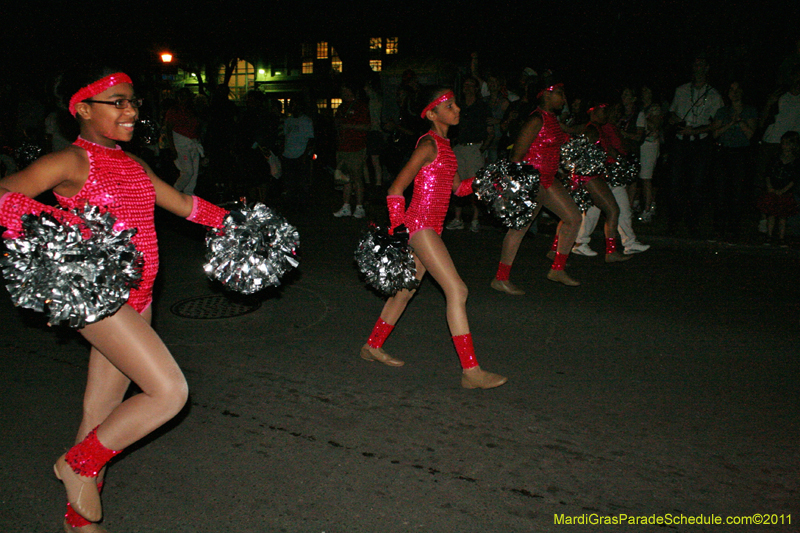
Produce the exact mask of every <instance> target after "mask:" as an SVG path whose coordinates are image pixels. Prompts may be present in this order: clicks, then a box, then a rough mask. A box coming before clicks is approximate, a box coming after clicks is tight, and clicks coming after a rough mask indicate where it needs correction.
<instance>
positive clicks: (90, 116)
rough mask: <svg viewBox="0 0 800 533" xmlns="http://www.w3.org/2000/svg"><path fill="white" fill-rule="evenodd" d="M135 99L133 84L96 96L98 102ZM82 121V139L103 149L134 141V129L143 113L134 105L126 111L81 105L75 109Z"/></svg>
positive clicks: (90, 104)
mask: <svg viewBox="0 0 800 533" xmlns="http://www.w3.org/2000/svg"><path fill="white" fill-rule="evenodd" d="M133 98H134V92H133V85H131V84H130V83H120V84H118V85H115V86H113V87H109V88H108V89H106V90H105V91H103V92H101V93H99V94H97V95H95V96H93V97H92V98H91V100H95V101H96V102H113V101H114V100H120V99H127V100H132V99H133ZM75 108H76V110H77V112H78V115H79V116H80V118H81V136H82V137H83V138H84V139H86V140H87V141H91V142H93V143H96V144H99V145H101V146H108V147H114V146H115V145H116V141H123V142H127V141H130V140H131V139H132V138H133V129H134V125H135V124H136V119H137V118H138V117H139V110H138V109H135V108H134V107H133V106H132V105H131V104H130V102H128V103H127V105H126V106H125V108H124V109H117V108H116V107H114V106H113V105H110V104H102V103H92V102H80V103H78V104H77V105H76V106H75Z"/></svg>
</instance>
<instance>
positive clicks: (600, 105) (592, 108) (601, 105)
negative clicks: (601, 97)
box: [589, 104, 608, 113]
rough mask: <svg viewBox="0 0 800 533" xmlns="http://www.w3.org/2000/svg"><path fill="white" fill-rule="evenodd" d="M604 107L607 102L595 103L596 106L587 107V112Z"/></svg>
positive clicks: (606, 105)
mask: <svg viewBox="0 0 800 533" xmlns="http://www.w3.org/2000/svg"><path fill="white" fill-rule="evenodd" d="M606 107H608V104H597V105H596V106H593V107H590V108H589V113H591V112H592V111H594V110H595V109H604V108H606Z"/></svg>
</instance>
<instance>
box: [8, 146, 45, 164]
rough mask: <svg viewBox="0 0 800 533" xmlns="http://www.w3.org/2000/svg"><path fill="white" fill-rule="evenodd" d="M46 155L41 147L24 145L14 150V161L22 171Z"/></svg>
mask: <svg viewBox="0 0 800 533" xmlns="http://www.w3.org/2000/svg"><path fill="white" fill-rule="evenodd" d="M43 155H44V150H42V147H41V146H37V145H35V144H33V143H23V144H21V145H20V146H19V147H17V149H16V150H14V159H15V160H16V162H17V169H18V170H22V169H23V168H25V167H27V166H28V165H30V164H31V163H33V162H34V161H36V160H37V159H39V158H40V157H42V156H43Z"/></svg>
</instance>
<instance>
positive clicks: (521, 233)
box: [500, 202, 542, 266]
mask: <svg viewBox="0 0 800 533" xmlns="http://www.w3.org/2000/svg"><path fill="white" fill-rule="evenodd" d="M541 210H542V203H541V202H539V204H538V205H537V206H536V209H535V210H534V211H533V220H535V219H536V217H537V216H539V212H540V211H541ZM533 220H531V222H530V224H528V225H527V226H525V227H524V228H522V229H509V230H508V231H507V232H506V236H505V237H504V238H503V245H502V247H501V248H500V262H501V263H505V264H506V265H509V266H510V265H513V264H514V259H515V258H516V257H517V252H518V251H519V247H520V245H521V244H522V239H523V237H525V234H526V233H528V230H529V229H530V227H531V224H533Z"/></svg>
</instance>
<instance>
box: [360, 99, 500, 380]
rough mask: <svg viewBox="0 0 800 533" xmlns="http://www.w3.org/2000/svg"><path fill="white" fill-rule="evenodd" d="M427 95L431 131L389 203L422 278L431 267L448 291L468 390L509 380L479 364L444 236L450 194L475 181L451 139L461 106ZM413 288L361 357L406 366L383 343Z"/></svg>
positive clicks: (387, 308)
mask: <svg viewBox="0 0 800 533" xmlns="http://www.w3.org/2000/svg"><path fill="white" fill-rule="evenodd" d="M428 96H429V97H428V98H427V99H426V100H425V101H426V102H428V103H427V105H426V106H425V108H424V109H423V110H422V113H421V115H420V116H421V117H422V118H425V119H427V120H428V121H429V122H430V124H431V130H430V131H429V132H428V133H427V134H425V135H423V136H422V137H421V138H420V140H419V141H418V142H417V148H416V149H415V150H414V153H413V154H412V155H411V159H409V161H408V163H406V165H405V167H403V170H401V171H400V173H399V174H398V175H397V178H396V179H395V180H394V183H392V186H391V187H390V188H389V196H387V198H386V203H387V205H388V207H389V221H390V226H391V228H392V229H394V228H396V227H397V226H399V225H401V224H405V226H406V228H408V232H409V242H410V244H411V246H412V247H413V249H414V261H415V263H416V267H417V279H420V280H421V279H422V277H423V276H424V275H425V273H426V272H429V273H430V274H431V276H433V279H435V280H436V282H437V283H439V285H440V286H441V287H442V290H443V291H444V294H445V298H446V300H447V325H448V327H449V328H450V334H451V335H452V337H453V344H455V347H456V352H457V353H458V357H459V360H460V361H461V367H462V369H463V371H462V374H461V385H462V386H463V387H465V388H467V389H491V388H493V387H498V386H500V385H502V384H503V383H505V382H506V381H507V379H506V378H505V377H504V376H500V375H498V374H493V373H491V372H486V371H485V370H482V369H481V368H480V366H478V362H477V360H476V359H475V350H474V349H473V346H472V334H471V333H470V330H469V322H468V320H467V308H466V303H467V286H466V285H465V284H464V282H463V281H462V280H461V277H460V276H459V275H458V272H457V271H456V267H455V265H454V264H453V260H452V259H451V258H450V254H449V253H448V251H447V248H445V245H444V242H442V238H441V234H442V224H443V223H444V217H445V215H446V214H447V208H448V205H449V203H450V195H451V193H455V194H456V195H457V196H466V195H468V194H470V193H471V192H472V180H465V181H462V180H461V178H460V177H459V176H458V172H457V163H456V158H455V155H453V150H452V149H451V148H450V141H449V140H448V139H447V131H448V129H449V128H450V126H454V125H456V124H458V121H459V112H460V110H459V108H458V106H457V105H456V103H455V95H454V94H453V91H452V90H450V89H446V88H439V89H435V90H432V91H431V92H430V94H429V95H428ZM412 181H413V182H414V193H413V196H412V198H411V205H410V206H409V207H408V209H406V207H405V198H404V197H403V191H405V189H406V188H407V187H408V186H409V185H410V184H411V182H412ZM414 292H415V291H409V290H405V289H404V290H402V291H400V292H398V293H397V294H395V295H394V296H393V297H391V298H389V300H388V301H387V302H386V305H384V307H383V311H381V315H380V318H379V319H378V322H377V323H376V324H375V328H374V329H373V330H372V334H371V335H370V336H369V339H368V340H367V343H366V344H365V345H364V346H363V347H362V348H361V357H362V358H364V359H366V360H368V361H380V362H381V363H384V364H386V365H389V366H402V365H403V361H401V360H400V359H397V358H395V357H392V356H391V355H389V354H388V353H386V352H385V351H384V350H383V348H382V346H383V343H384V341H385V340H386V338H387V337H388V336H389V333H391V331H392V329H393V328H394V325H395V324H396V323H397V321H398V320H399V319H400V316H401V315H402V314H403V311H405V308H406V306H407V305H408V302H409V301H410V300H411V298H412V297H413V295H414Z"/></svg>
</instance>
